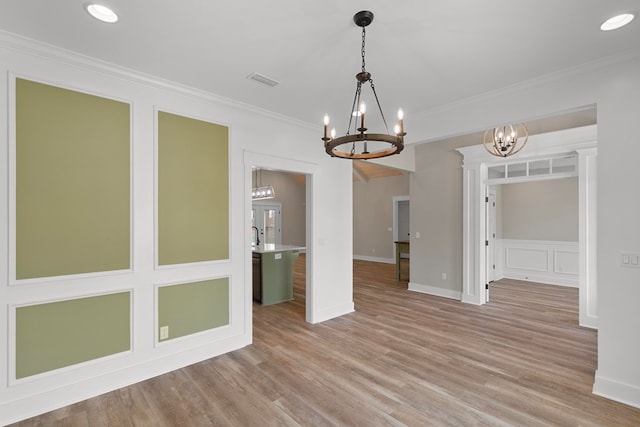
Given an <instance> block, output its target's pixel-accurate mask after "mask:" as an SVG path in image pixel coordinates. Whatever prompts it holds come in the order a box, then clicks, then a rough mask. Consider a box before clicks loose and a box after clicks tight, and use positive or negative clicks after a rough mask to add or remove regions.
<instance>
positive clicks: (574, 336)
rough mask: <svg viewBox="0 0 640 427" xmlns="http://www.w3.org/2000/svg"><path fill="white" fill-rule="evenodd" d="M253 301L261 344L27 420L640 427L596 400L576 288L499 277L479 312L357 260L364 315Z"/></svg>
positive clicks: (619, 409) (592, 359) (299, 295)
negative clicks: (309, 313) (325, 316)
mask: <svg viewBox="0 0 640 427" xmlns="http://www.w3.org/2000/svg"><path fill="white" fill-rule="evenodd" d="M295 280H296V286H295V300H294V301H292V302H288V303H283V304H278V305H274V306H268V307H262V306H258V305H254V344H253V345H251V346H249V347H246V348H244V349H241V350H239V351H236V352H233V353H230V354H226V355H223V356H220V357H217V358H214V359H210V360H207V361H204V362H201V363H198V364H195V365H193V366H190V367H187V368H184V369H180V370H178V371H175V372H172V373H169V374H166V375H162V376H160V377H157V378H154V379H151V380H148V381H144V382H142V383H139V384H136V385H133V386H130V387H126V388H123V389H120V390H117V391H114V392H111V393H107V394H105V395H103V396H100V397H97V398H94V399H90V400H87V401H85V402H81V403H78V404H75V405H72V406H69V407H66V408H63V409H60V410H57V411H54V412H51V413H48V414H45V415H42V416H39V417H36V418H33V419H30V420H27V421H25V422H22V423H19V424H18V425H20V426H54V425H60V426H62V425H65V426H127V425H130V426H209V425H231V426H280V425H304V426H379V425H392V426H394V425H409V426H424V425H437V426H439V425H450V426H469V425H510V426H525V425H526V426H537V425H545V426H546V425H561V426H578V425H579V426H624V425H628V426H639V425H640V409H634V408H631V407H629V406H625V405H622V404H618V403H615V402H612V401H609V400H607V399H603V398H600V397H597V396H594V395H593V394H591V388H592V383H593V377H594V372H595V369H596V333H595V332H594V331H592V330H589V329H584V328H580V327H579V326H577V323H578V315H577V298H578V294H577V290H576V289H572V288H563V287H556V286H546V285H537V284H529V283H526V282H518V281H507V280H503V281H499V282H495V283H494V284H493V285H492V290H491V293H492V297H491V303H489V304H487V305H485V306H482V307H476V306H471V305H466V304H462V303H460V302H456V301H452V300H447V299H444V298H438V297H432V296H427V295H422V294H417V293H413V292H408V291H407V290H406V287H407V283H406V281H403V282H398V281H396V279H395V266H393V265H386V264H377V263H371V262H365V261H355V262H354V282H355V283H354V293H355V303H356V310H357V311H356V312H355V313H352V314H349V315H346V316H342V317H340V318H338V319H334V320H330V321H327V322H324V323H322V324H318V325H310V324H307V323H305V321H304V290H303V286H304V257H303V256H302V257H300V258H299V260H298V261H297V262H296V273H295Z"/></svg>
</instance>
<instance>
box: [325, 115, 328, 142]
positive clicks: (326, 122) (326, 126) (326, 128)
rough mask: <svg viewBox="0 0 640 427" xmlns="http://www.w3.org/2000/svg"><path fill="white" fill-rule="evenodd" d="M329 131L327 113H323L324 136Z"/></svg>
mask: <svg viewBox="0 0 640 427" xmlns="http://www.w3.org/2000/svg"><path fill="white" fill-rule="evenodd" d="M328 132H329V115H328V114H325V115H324V137H325V138H326V137H327V134H328Z"/></svg>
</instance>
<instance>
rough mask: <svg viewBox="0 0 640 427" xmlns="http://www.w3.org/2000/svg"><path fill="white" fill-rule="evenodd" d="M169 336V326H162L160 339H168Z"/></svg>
mask: <svg viewBox="0 0 640 427" xmlns="http://www.w3.org/2000/svg"><path fill="white" fill-rule="evenodd" d="M168 338H169V327H168V326H161V327H160V339H161V340H166V339H168Z"/></svg>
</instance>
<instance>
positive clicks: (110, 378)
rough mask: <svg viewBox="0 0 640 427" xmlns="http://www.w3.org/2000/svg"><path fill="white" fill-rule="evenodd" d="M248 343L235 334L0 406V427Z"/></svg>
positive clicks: (249, 341) (244, 336)
mask: <svg viewBox="0 0 640 427" xmlns="http://www.w3.org/2000/svg"><path fill="white" fill-rule="evenodd" d="M249 344H251V335H238V336H236V337H232V338H230V339H226V340H224V343H221V342H219V341H218V342H214V343H208V344H205V345H203V346H201V347H199V348H190V349H188V350H187V351H182V352H178V353H172V354H169V355H166V356H163V357H159V358H158V359H155V360H152V361H149V360H145V361H144V362H143V363H142V364H140V365H133V366H129V367H127V368H125V369H122V370H119V371H116V372H108V373H105V374H104V375H100V376H95V377H92V378H87V379H86V380H84V381H82V382H76V383H72V384H66V385H64V386H62V387H59V388H56V389H54V390H47V391H45V392H43V393H39V394H35V395H32V396H29V397H26V398H22V399H17V400H14V401H11V402H7V403H4V404H2V405H0V414H2V415H1V416H0V425H6V424H11V423H14V422H18V421H21V420H25V419H27V418H31V417H34V416H36V415H40V414H43V413H45V412H49V411H52V410H55V409H58V408H62V407H64V406H68V405H72V404H74V403H77V402H80V401H83V400H86V399H90V398H92V397H95V396H99V395H101V394H104V393H108V392H110V391H113V390H117V389H120V388H123V387H127V386H129V385H132V384H135V383H138V382H140V381H144V380H147V379H150V378H153V377H157V376H159V375H162V374H166V373H167V372H171V371H175V370H176V369H181V368H184V367H185V366H189V365H192V364H194V363H198V362H201V361H203V360H207V359H210V358H212V357H216V356H219V355H221V354H225V353H229V352H231V351H234V350H238V349H240V348H242V347H245V346H247V345H249Z"/></svg>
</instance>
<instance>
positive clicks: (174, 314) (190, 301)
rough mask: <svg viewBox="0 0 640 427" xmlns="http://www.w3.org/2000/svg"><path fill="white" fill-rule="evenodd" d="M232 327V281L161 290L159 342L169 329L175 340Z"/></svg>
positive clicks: (197, 283)
mask: <svg viewBox="0 0 640 427" xmlns="http://www.w3.org/2000/svg"><path fill="white" fill-rule="evenodd" d="M228 324H229V278H222V279H212V280H205V281H202V282H193V283H184V284H179V285H170V286H162V287H159V288H158V328H159V329H158V340H160V339H161V338H160V328H162V327H165V326H168V327H169V336H168V338H166V339H173V338H177V337H182V336H185V335H190V334H193V333H196V332H201V331H206V330H208V329H213V328H217V327H220V326H224V325H228ZM166 339H164V340H166Z"/></svg>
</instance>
